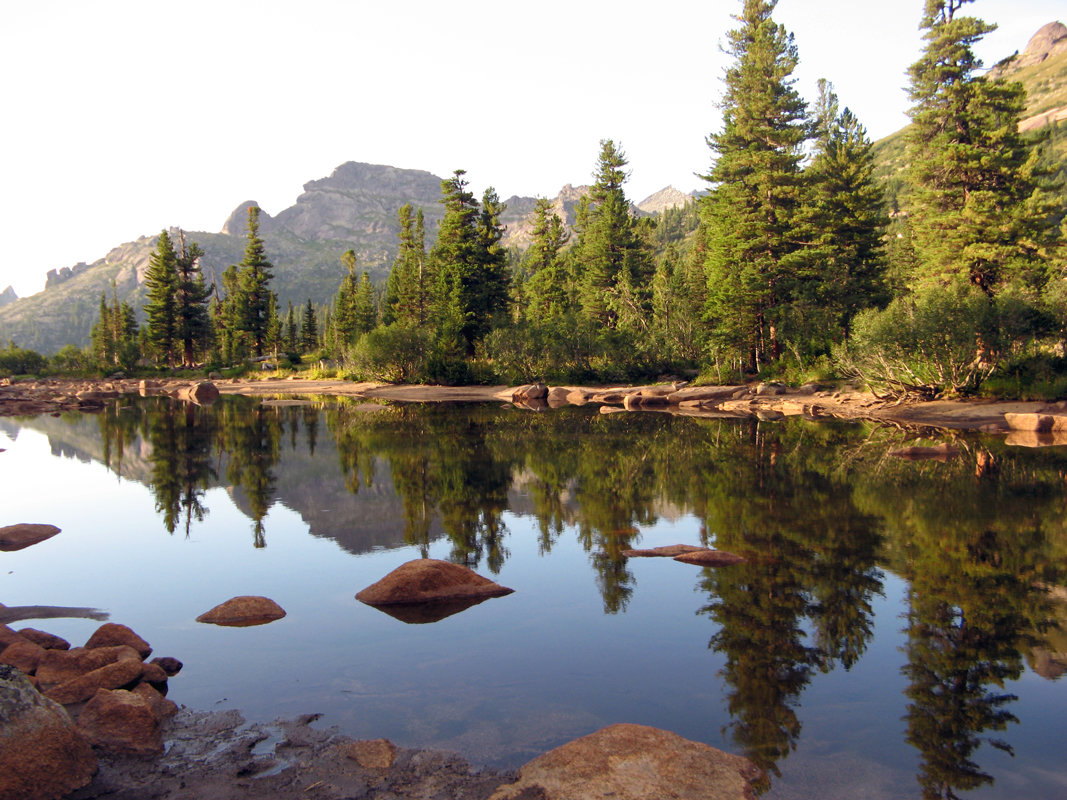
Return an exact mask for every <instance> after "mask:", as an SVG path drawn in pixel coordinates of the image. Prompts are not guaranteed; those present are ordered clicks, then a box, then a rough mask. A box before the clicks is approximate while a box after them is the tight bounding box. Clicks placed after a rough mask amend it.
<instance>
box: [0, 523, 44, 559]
mask: <svg viewBox="0 0 1067 800" xmlns="http://www.w3.org/2000/svg"><path fill="white" fill-rule="evenodd" d="M57 533H59V528H57V527H56V526H55V525H38V524H36V523H30V522H20V523H19V524H17V525H7V526H6V527H3V528H0V550H4V551H6V552H12V551H14V550H22V549H23V548H24V547H29V546H30V545H34V544H37V543H39V542H43V541H44V540H45V539H51V538H52V537H53V536H55V535H56V534H57Z"/></svg>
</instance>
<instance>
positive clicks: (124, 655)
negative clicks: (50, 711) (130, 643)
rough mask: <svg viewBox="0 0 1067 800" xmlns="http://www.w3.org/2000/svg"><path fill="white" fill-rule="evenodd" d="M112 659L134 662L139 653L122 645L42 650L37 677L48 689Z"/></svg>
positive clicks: (139, 657)
mask: <svg viewBox="0 0 1067 800" xmlns="http://www.w3.org/2000/svg"><path fill="white" fill-rule="evenodd" d="M116 661H135V662H137V663H138V664H140V663H141V656H140V654H139V653H138V652H137V651H136V650H134V649H133V648H132V647H127V646H126V645H118V646H116V647H96V648H93V649H92V650H86V649H85V648H84V647H74V648H72V649H70V650H46V651H45V652H44V655H42V656H41V660H40V662H39V663H38V664H37V680H39V681H40V682H41V686H43V687H44V688H45V689H50V688H52V687H53V686H58V685H59V684H61V683H66V682H67V681H70V680H73V679H74V678H78V677H81V676H82V675H86V674H88V673H90V672H92V671H93V670H96V669H100V668H101V667H105V666H107V665H108V664H114V663H115V662H116Z"/></svg>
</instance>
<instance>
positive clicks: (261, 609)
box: [179, 595, 285, 669]
mask: <svg viewBox="0 0 1067 800" xmlns="http://www.w3.org/2000/svg"><path fill="white" fill-rule="evenodd" d="M284 616H285V610H284V609H283V608H282V607H281V606H280V605H278V604H277V603H275V602H274V601H273V600H271V599H270V598H269V597H259V596H255V595H243V596H241V597H233V598H230V599H229V600H227V601H226V602H225V603H220V604H219V605H217V606H215V607H214V608H213V609H211V610H210V611H205V612H204V613H203V614H201V615H200V616H199V617H197V618H196V621H197V622H206V623H209V624H211V625H225V626H228V627H231V628H247V627H250V626H252V625H266V624H267V623H268V622H274V621H275V620H278V619H281V618H282V617H284ZM179 669H180V665H179Z"/></svg>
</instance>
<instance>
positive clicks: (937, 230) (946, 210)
mask: <svg viewBox="0 0 1067 800" xmlns="http://www.w3.org/2000/svg"><path fill="white" fill-rule="evenodd" d="M969 2H971V0H926V3H925V8H924V12H923V17H922V23H921V27H922V29H923V31H924V34H923V38H924V39H925V40H926V46H925V49H924V51H923V54H922V57H921V58H920V59H919V60H918V61H917V62H915V64H913V65H912V66H911V68H910V70H909V74H910V76H911V87H910V96H911V100H912V102H913V106H912V109H911V111H910V115H911V118H912V122H913V123H914V124H913V125H912V126H911V129H910V131H909V134H908V140H907V141H908V161H909V163H910V178H911V182H912V184H913V185H914V190H913V192H912V194H911V196H910V199H909V201H908V203H907V206H906V211H907V213H908V216H909V221H910V224H911V229H912V232H913V237H914V238H913V244H914V247H915V252H916V255H917V257H918V262H919V273H918V274H916V275H914V276H913V277H912V284H913V286H921V285H939V284H944V283H946V282H948V281H950V280H952V279H962V280H964V281H969V282H970V283H972V284H973V285H975V286H977V287H978V288H980V289H981V290H982V291H983V292H985V293H986V294H987V295H988V296H990V297H992V296H993V295H994V294H995V293H996V292H997V291H998V289H999V288H1000V286H1001V285H1003V284H1004V283H1005V282H1008V281H1011V280H1012V279H1015V278H1018V279H1021V280H1022V281H1024V282H1027V283H1040V281H1041V280H1042V279H1043V277H1044V269H1043V261H1044V259H1043V256H1044V255H1045V252H1044V251H1045V249H1046V248H1047V247H1048V246H1050V245H1051V244H1052V243H1053V241H1054V237H1055V235H1056V231H1055V229H1054V228H1053V227H1052V226H1051V225H1050V224H1049V219H1050V214H1049V213H1048V212H1049V211H1050V210H1051V206H1050V204H1049V201H1048V199H1047V197H1046V195H1045V194H1044V193H1043V192H1042V191H1041V190H1040V188H1039V187H1038V186H1036V185H1035V180H1034V178H1035V169H1036V166H1037V159H1038V157H1039V154H1038V153H1037V152H1036V149H1035V151H1032V152H1028V149H1027V148H1026V146H1025V143H1024V141H1023V139H1022V137H1021V136H1020V134H1019V131H1018V126H1019V117H1020V114H1021V112H1022V110H1023V107H1024V101H1025V93H1024V90H1023V87H1022V85H1021V84H1019V83H1010V82H1008V81H1006V80H1004V79H1003V78H990V77H989V76H986V75H980V74H978V70H979V69H980V68H981V66H982V62H981V61H980V60H979V59H978V58H977V57H976V56H975V54H974V50H973V46H974V44H975V43H976V42H978V41H979V40H980V39H981V38H982V37H983V36H984V35H985V34H987V33H989V32H991V31H993V30H995V28H996V26H995V25H990V24H988V23H986V22H983V21H982V20H980V19H978V18H975V17H968V16H963V15H961V14H960V13H958V12H960V11H961V9H962V8H963V7H964V6H965V5H966V4H967V3H969Z"/></svg>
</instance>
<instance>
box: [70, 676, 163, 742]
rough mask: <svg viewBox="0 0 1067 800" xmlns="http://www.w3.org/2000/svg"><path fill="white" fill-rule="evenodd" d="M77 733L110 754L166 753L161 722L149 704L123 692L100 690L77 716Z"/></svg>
mask: <svg viewBox="0 0 1067 800" xmlns="http://www.w3.org/2000/svg"><path fill="white" fill-rule="evenodd" d="M78 729H79V730H80V731H81V732H82V734H83V735H84V736H85V738H86V739H88V740H89V743H90V744H92V745H93V747H99V748H100V749H101V750H106V751H108V752H110V753H124V754H127V755H135V756H158V755H161V754H162V753H163V737H162V735H161V733H160V727H159V720H158V719H157V718H156V715H155V714H153V713H152V708H151V706H150V705H149V703H148V701H147V700H145V699H144V697H142V696H141V695H139V694H135V693H133V692H128V691H125V690H123V689H118V690H115V691H111V690H108V689H100V690H98V691H97V692H96V694H94V695H93V696H92V699H91V700H89V702H88V703H86V704H85V708H83V709H82V710H81V713H80V714H79V715H78Z"/></svg>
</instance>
